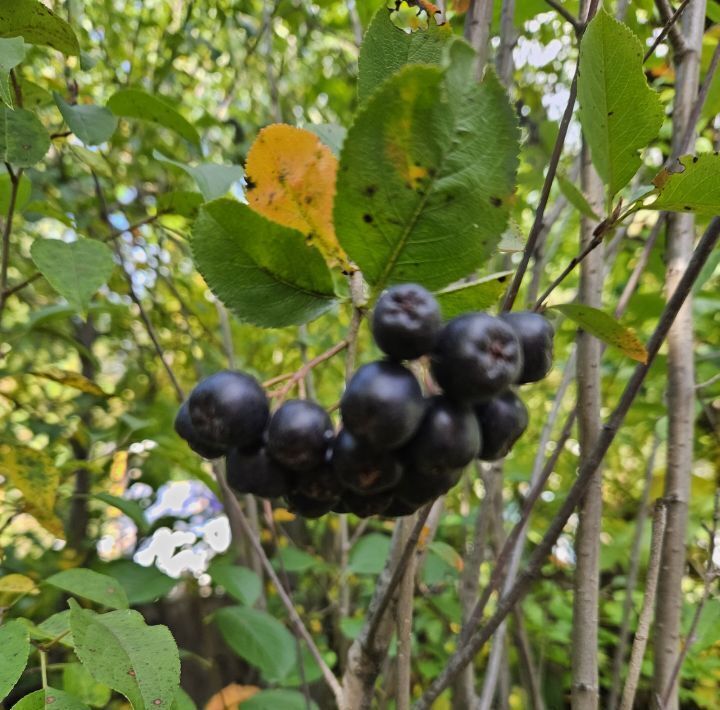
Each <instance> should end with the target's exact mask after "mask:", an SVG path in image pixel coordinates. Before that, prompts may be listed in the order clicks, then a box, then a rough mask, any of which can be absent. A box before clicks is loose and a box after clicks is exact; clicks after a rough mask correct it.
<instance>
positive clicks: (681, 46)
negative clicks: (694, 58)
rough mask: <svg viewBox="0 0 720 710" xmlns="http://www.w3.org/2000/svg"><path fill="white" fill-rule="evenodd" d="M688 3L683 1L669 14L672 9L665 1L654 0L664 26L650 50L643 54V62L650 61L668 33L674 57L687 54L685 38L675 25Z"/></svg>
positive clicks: (687, 0) (688, 1)
mask: <svg viewBox="0 0 720 710" xmlns="http://www.w3.org/2000/svg"><path fill="white" fill-rule="evenodd" d="M689 3H690V0H683V1H682V2H681V3H680V5H679V6H678V9H677V10H675V12H674V13H672V14H670V12H671V10H672V8H671V7H670V4H669V3H668V1H667V0H655V5H656V6H657V9H658V12H659V13H660V17H661V18H662V20H663V22H664V23H665V25H664V26H663V28H662V30H661V31H660V34H659V35H658V36H657V37H656V38H655V41H654V42H653V43H652V45H651V46H650V49H648V50H647V52H645V56H644V57H643V62H646V61H647V60H648V59H650V57H652V55H653V53H654V52H655V50H656V49H657V47H658V45H659V44H660V43H661V42H662V41H663V40H664V39H665V37H666V36H667V34H668V32H669V33H670V42H671V44H672V46H673V51H674V52H675V56H677V57H680V56H682V55H683V54H685V52H687V49H688V48H687V43H686V42H685V37H684V36H683V33H682V32H681V31H680V29H679V28H678V27H677V25H676V24H675V23H676V22H677V21H678V20H679V19H680V15H682V13H683V10H684V9H685V8H686V7H687V6H688V4H689Z"/></svg>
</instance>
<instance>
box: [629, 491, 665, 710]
mask: <svg viewBox="0 0 720 710" xmlns="http://www.w3.org/2000/svg"><path fill="white" fill-rule="evenodd" d="M666 520H667V508H666V507H665V502H664V501H663V500H662V499H659V500H658V501H657V502H656V504H655V515H654V516H653V526H652V540H651V542H650V561H649V562H648V571H647V580H646V582H645V596H644V597H643V606H642V610H641V611H640V618H639V619H638V626H637V631H636V632H635V640H634V641H633V645H632V651H631V652H630V661H629V663H628V674H627V678H626V680H625V688H624V689H623V694H622V700H621V701H620V709H621V710H632V707H633V705H634V703H635V692H636V691H637V685H638V680H639V679H640V669H641V668H642V661H643V656H644V655H645V649H646V647H647V642H648V636H649V633H650V622H651V621H652V615H653V608H654V607H655V593H656V592H657V581H658V574H659V573H660V555H661V553H662V540H663V535H664V534H665V523H666Z"/></svg>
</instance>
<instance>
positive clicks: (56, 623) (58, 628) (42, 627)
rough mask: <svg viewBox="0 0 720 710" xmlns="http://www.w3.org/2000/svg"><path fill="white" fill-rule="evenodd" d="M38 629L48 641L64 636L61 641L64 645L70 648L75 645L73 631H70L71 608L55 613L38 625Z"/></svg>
mask: <svg viewBox="0 0 720 710" xmlns="http://www.w3.org/2000/svg"><path fill="white" fill-rule="evenodd" d="M36 630H37V631H39V632H40V633H42V634H43V636H42V637H41V638H42V639H44V640H46V641H51V640H52V639H56V638H59V637H61V636H62V638H60V641H59V643H61V644H62V645H63V646H67V647H68V648H72V647H73V646H74V641H73V637H72V633H70V610H69V609H64V610H63V611H59V612H58V613H57V614H53V615H52V616H50V617H48V618H47V619H45V621H43V622H42V623H41V624H38V625H37V627H36Z"/></svg>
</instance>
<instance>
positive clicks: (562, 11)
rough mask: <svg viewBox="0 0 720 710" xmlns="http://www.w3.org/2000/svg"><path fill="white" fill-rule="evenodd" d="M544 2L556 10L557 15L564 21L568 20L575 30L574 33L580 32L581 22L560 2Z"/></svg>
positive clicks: (554, 0) (551, 0)
mask: <svg viewBox="0 0 720 710" xmlns="http://www.w3.org/2000/svg"><path fill="white" fill-rule="evenodd" d="M545 2H546V3H547V4H548V5H550V7H551V8H552V9H553V10H555V12H557V14H558V15H560V16H561V17H562V18H563V19H564V20H565V21H566V22H569V23H570V24H571V25H572V28H573V29H574V30H575V34H578V35H579V34H581V33H582V30H583V24H582V22H580V20H578V18H577V17H575V15H573V14H572V12H570V10H568V9H567V8H566V7H563V5H562V3H560V2H557V0H545Z"/></svg>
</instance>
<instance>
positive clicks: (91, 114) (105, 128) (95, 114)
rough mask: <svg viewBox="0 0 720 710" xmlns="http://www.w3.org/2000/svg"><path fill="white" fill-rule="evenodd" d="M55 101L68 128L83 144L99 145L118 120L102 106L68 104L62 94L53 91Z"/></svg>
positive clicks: (113, 131)
mask: <svg viewBox="0 0 720 710" xmlns="http://www.w3.org/2000/svg"><path fill="white" fill-rule="evenodd" d="M53 96H54V97H55V103H56V104H57V107H58V108H59V109H60V113H61V114H62V116H63V118H64V119H65V123H67V124H68V127H69V128H70V130H71V131H72V132H73V133H74V134H75V135H76V136H77V137H78V138H79V139H80V140H81V141H82V142H83V143H85V145H99V144H100V143H104V142H105V141H107V140H109V139H110V138H111V137H112V134H113V133H115V129H116V128H117V124H118V120H117V117H116V116H114V115H113V114H112V113H111V112H110V111H108V109H106V108H105V107H104V106H95V105H94V104H75V105H72V104H69V103H67V102H65V101H63V98H62V96H60V94H58V93H54V94H53Z"/></svg>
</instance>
